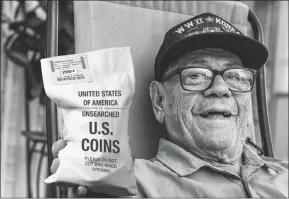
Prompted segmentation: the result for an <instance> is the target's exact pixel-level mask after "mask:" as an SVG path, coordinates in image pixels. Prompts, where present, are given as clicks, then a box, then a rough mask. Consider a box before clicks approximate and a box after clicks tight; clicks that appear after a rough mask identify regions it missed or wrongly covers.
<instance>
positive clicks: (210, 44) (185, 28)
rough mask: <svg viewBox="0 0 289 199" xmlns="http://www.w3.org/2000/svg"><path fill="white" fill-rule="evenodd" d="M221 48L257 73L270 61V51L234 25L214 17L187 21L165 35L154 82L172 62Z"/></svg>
mask: <svg viewBox="0 0 289 199" xmlns="http://www.w3.org/2000/svg"><path fill="white" fill-rule="evenodd" d="M204 48H221V49H224V50H228V51H229V52H232V53H234V54H235V55H237V56H238V57H239V58H240V59H241V61H242V63H243V65H244V67H246V68H251V69H255V70H258V69H260V68H261V67H262V66H263V65H264V64H265V63H266V61H267V58H268V50H267V48H266V47H265V46H264V45H263V44H262V43H260V42H259V41H257V40H255V39H252V38H250V37H248V36H246V35H244V34H243V33H242V32H241V31H239V30H238V29H237V28H236V27H234V26H233V25H232V24H230V23H229V22H227V21H226V20H224V19H222V18H221V17H219V16H216V15H214V14H212V13H203V14H200V15H197V16H195V17H193V18H191V19H189V20H186V21H184V22H182V23H180V24H178V25H176V26H174V27H173V28H171V29H170V30H168V31H167V32H166V34H165V37H164V41H163V43H162V45H161V47H160V49H159V51H158V54H157V56H156V59H155V79H156V80H158V81H160V80H161V78H162V75H163V74H164V72H165V71H166V69H167V68H168V66H169V64H170V63H171V62H172V61H175V60H177V59H178V58H179V57H180V56H182V55H184V54H186V53H188V52H191V51H194V50H198V49H204Z"/></svg>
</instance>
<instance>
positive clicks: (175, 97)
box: [163, 49, 251, 163]
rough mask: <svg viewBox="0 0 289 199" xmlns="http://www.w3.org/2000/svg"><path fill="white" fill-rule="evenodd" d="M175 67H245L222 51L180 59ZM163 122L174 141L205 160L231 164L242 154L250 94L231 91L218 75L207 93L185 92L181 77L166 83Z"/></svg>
mask: <svg viewBox="0 0 289 199" xmlns="http://www.w3.org/2000/svg"><path fill="white" fill-rule="evenodd" d="M175 67H178V68H183V67H206V68H209V69H213V70H218V71H223V70H225V69H228V68H233V67H234V68H243V66H242V63H241V61H240V59H239V58H238V57H237V56H235V55H234V54H232V53H230V52H227V51H224V50H221V49H215V50H213V49H205V50H199V51H196V52H194V53H190V54H187V55H185V56H183V57H182V58H180V59H179V60H178V61H177V62H176V64H175V65H174V66H173V67H171V68H169V69H168V71H167V72H170V71H172V70H174V69H175ZM163 85H164V100H163V104H164V121H165V125H166V128H167V130H168V133H169V135H170V138H171V140H172V141H173V142H175V143H177V144H179V145H181V146H183V147H184V148H185V149H186V150H189V151H191V152H193V153H195V154H196V155H198V156H201V157H203V158H206V159H210V160H214V161H216V160H217V161H218V162H226V163H230V162H232V161H234V160H236V159H237V158H238V157H239V156H240V155H241V152H242V146H243V142H244V138H245V129H246V127H247V122H248V120H247V119H248V118H249V113H250V108H251V98H250V92H247V93H238V92H233V91H230V90H229V88H228V87H227V85H226V83H225V82H224V79H223V78H222V77H221V76H220V75H217V76H216V77H215V80H214V82H213V84H212V85H211V87H209V88H208V89H207V90H205V91H198V92H193V91H186V90H184V89H183V88H182V86H181V82H180V76H179V75H178V74H177V75H174V76H173V77H171V78H169V79H168V80H166V81H165V82H164V84H163Z"/></svg>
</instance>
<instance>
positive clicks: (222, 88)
mask: <svg viewBox="0 0 289 199" xmlns="http://www.w3.org/2000/svg"><path fill="white" fill-rule="evenodd" d="M204 95H205V96H207V97H208V96H215V97H230V96H232V93H231V91H230V90H229V88H228V86H227V84H226V83H225V80H224V79H223V77H222V76H221V75H217V76H216V77H215V80H214V82H213V84H212V85H211V87H210V88H208V89H207V90H205V91H204Z"/></svg>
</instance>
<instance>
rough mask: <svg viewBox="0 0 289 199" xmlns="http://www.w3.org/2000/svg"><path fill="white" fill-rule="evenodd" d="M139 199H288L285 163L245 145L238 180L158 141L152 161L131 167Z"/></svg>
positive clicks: (167, 142)
mask: <svg viewBox="0 0 289 199" xmlns="http://www.w3.org/2000/svg"><path fill="white" fill-rule="evenodd" d="M134 170H135V175H136V178H137V186H138V190H139V196H140V197H242V198H244V197H288V162H285V161H281V160H277V159H274V158H268V157H259V156H258V155H256V154H255V153H254V152H253V151H251V149H250V148H249V147H248V146H247V145H245V146H244V150H243V165H242V166H241V172H240V176H238V175H236V174H234V173H231V172H229V171H227V170H226V169H224V168H218V167H215V166H213V165H211V164H210V163H208V162H206V161H204V160H202V159H200V158H198V157H197V156H195V155H193V154H192V153H190V152H188V151H186V150H184V149H182V148H181V147H179V146H178V145H176V144H174V143H172V142H169V141H167V140H164V139H161V140H160V143H159V149H158V153H157V155H156V157H155V158H153V159H152V160H141V159H137V160H135V163H134Z"/></svg>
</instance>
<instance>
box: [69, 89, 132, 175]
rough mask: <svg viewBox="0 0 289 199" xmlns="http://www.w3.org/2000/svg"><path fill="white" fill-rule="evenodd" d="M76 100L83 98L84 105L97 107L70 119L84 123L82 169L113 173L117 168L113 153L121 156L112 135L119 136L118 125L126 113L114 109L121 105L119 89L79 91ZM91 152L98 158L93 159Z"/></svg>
mask: <svg viewBox="0 0 289 199" xmlns="http://www.w3.org/2000/svg"><path fill="white" fill-rule="evenodd" d="M78 97H80V98H81V99H83V105H84V106H90V105H93V106H96V107H95V108H93V109H84V110H82V111H81V112H78V113H79V114H81V115H73V118H78V119H77V121H83V122H84V124H82V126H83V127H84V128H85V127H86V128H85V129H86V130H84V131H83V132H85V134H84V136H83V137H82V140H81V150H82V151H83V152H84V154H85V156H84V162H85V167H88V168H90V169H91V170H92V171H93V172H103V173H112V172H113V171H114V170H116V169H117V168H118V156H116V155H114V154H118V153H120V152H121V146H122V143H121V141H120V139H118V137H117V136H115V134H120V132H119V131H121V130H123V129H122V128H121V125H122V124H123V122H124V121H123V118H126V117H127V116H126V115H125V114H127V111H128V108H127V107H120V108H117V106H118V104H120V103H119V101H118V100H119V99H120V98H122V97H123V96H122V92H121V90H94V91H78ZM88 97H93V98H92V99H91V98H88ZM85 135H87V136H85ZM86 152H87V153H86ZM94 153H97V155H95V156H93V154H94ZM99 153H102V155H101V156H100V155H99Z"/></svg>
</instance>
